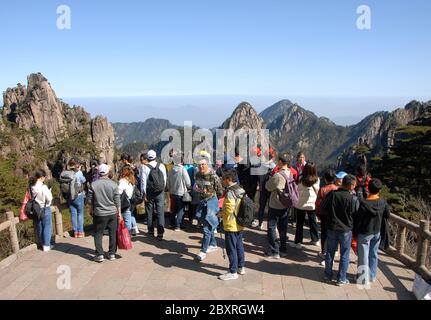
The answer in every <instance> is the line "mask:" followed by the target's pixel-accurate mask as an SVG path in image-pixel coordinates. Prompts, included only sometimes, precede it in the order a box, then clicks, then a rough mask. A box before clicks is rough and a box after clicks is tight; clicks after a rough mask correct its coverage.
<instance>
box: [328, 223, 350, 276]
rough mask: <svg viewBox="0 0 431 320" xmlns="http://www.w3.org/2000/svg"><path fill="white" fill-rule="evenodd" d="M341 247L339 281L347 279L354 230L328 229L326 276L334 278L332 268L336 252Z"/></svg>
mask: <svg viewBox="0 0 431 320" xmlns="http://www.w3.org/2000/svg"><path fill="white" fill-rule="evenodd" d="M338 244H340V247H341V256H340V266H339V270H338V276H337V281H346V280H347V270H348V269H349V263H350V248H351V246H352V231H347V232H341V231H333V230H328V238H327V239H326V259H325V277H326V278H327V279H330V280H332V268H333V265H334V257H335V252H336V251H337V249H338Z"/></svg>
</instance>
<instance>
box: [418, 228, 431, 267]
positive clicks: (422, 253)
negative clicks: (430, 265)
mask: <svg viewBox="0 0 431 320" xmlns="http://www.w3.org/2000/svg"><path fill="white" fill-rule="evenodd" d="M429 228H430V223H429V221H426V220H421V222H420V224H419V232H418V249H417V250H418V251H417V254H416V264H417V267H418V268H425V264H426V259H427V251H428V240H427V238H426V237H425V231H429Z"/></svg>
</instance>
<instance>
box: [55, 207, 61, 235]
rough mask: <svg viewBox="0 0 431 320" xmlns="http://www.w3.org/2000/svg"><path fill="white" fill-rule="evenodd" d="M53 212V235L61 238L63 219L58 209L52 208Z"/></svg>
mask: <svg viewBox="0 0 431 320" xmlns="http://www.w3.org/2000/svg"><path fill="white" fill-rule="evenodd" d="M53 208H54V212H55V234H56V235H57V236H59V237H63V217H62V214H61V211H60V209H59V208H58V207H57V206H54V207H53Z"/></svg>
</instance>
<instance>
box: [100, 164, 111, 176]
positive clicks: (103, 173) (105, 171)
mask: <svg viewBox="0 0 431 320" xmlns="http://www.w3.org/2000/svg"><path fill="white" fill-rule="evenodd" d="M110 170H111V168H110V167H109V166H108V165H107V164H104V163H103V164H101V165H100V166H99V174H100V175H101V176H106V175H107V174H108V173H109V171H110Z"/></svg>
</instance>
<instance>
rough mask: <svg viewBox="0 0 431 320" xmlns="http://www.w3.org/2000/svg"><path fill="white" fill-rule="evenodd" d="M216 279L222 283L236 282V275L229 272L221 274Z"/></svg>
mask: <svg viewBox="0 0 431 320" xmlns="http://www.w3.org/2000/svg"><path fill="white" fill-rule="evenodd" d="M218 278H219V279H220V280H223V281H229V280H236V279H238V273H230V272H228V273H226V274H222V275H221V276H219V277H218Z"/></svg>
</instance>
